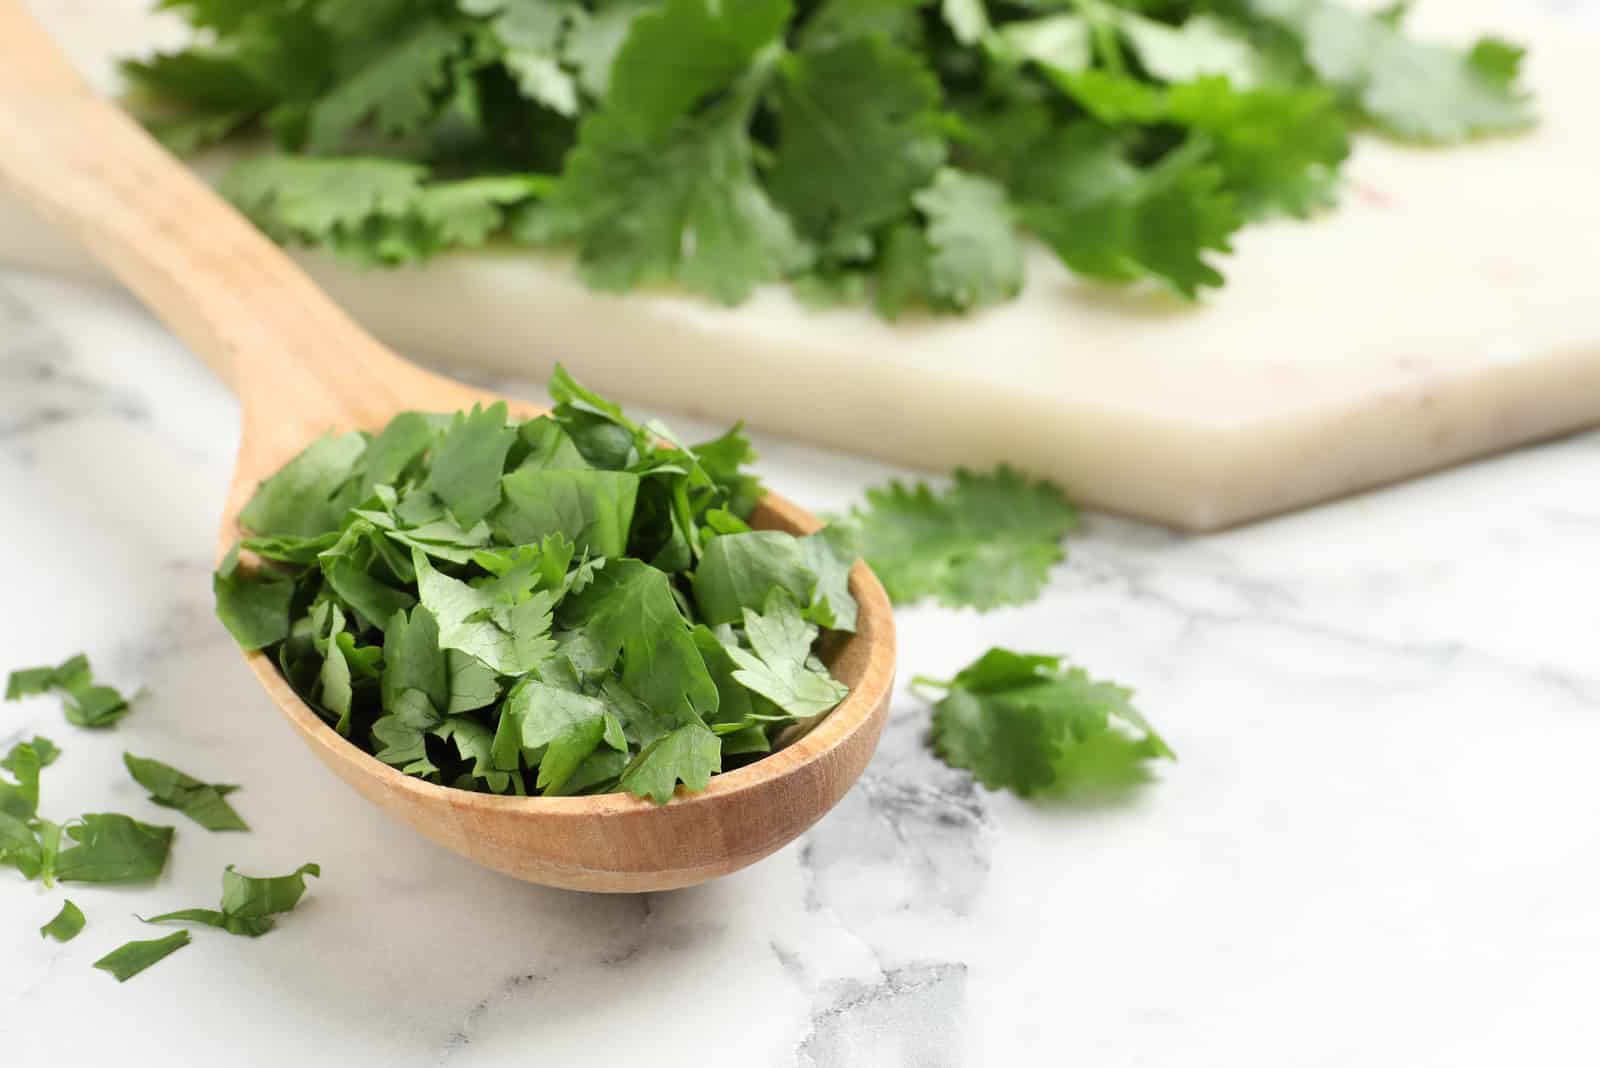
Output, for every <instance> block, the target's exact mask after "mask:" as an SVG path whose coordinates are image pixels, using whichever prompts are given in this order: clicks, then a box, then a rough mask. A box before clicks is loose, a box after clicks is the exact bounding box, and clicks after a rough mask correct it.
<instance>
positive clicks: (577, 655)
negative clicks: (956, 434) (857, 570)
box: [130, 368, 856, 826]
mask: <svg viewBox="0 0 1600 1068" xmlns="http://www.w3.org/2000/svg"><path fill="white" fill-rule="evenodd" d="M550 390H551V395H552V397H553V398H554V399H555V400H556V402H557V403H556V407H555V409H554V411H553V412H552V413H551V414H550V415H549V416H541V417H539V418H536V419H531V420H528V421H525V422H520V423H518V422H512V421H509V420H508V418H507V411H506V407H505V405H504V404H496V405H494V406H492V407H489V408H478V409H474V410H473V411H471V412H458V413H455V414H453V415H431V414H424V413H415V412H409V413H405V414H403V415H400V416H398V417H397V418H396V419H394V420H393V421H392V422H391V423H390V424H389V425H388V426H387V427H385V428H384V429H383V430H382V431H380V432H379V433H377V434H375V435H368V434H362V433H351V434H344V435H330V436H326V437H323V438H321V439H319V440H318V441H316V442H313V443H312V444H311V445H310V446H308V447H307V448H306V449H305V450H304V451H303V452H302V453H301V454H300V455H299V456H297V457H296V458H295V459H293V460H291V461H290V462H289V463H288V464H287V465H285V466H284V467H283V468H282V469H281V470H280V471H278V472H277V473H276V474H274V475H273V476H272V477H271V478H269V479H267V480H266V481H265V482H263V483H262V484H261V485H260V487H259V488H258V489H257V491H256V493H255V495H254V496H253V497H252V499H251V500H250V502H249V504H248V505H247V506H246V507H245V509H244V511H243V512H242V513H241V517H240V518H241V522H242V524H243V525H244V526H245V527H246V528H247V529H248V531H249V534H248V536H247V537H245V538H244V539H243V540H242V541H241V543H240V546H239V548H237V549H236V550H235V551H234V552H231V553H229V554H228V556H227V558H226V559H225V560H224V562H223V565H222V567H221V568H220V569H219V570H218V572H217V574H216V577H215V580H214V589H215V592H216V598H217V613H218V616H219V617H220V618H221V619H222V621H223V623H224V624H225V625H226V626H227V627H228V629H229V630H230V631H231V632H232V633H233V635H234V637H235V638H236V639H237V640H238V642H239V643H240V645H241V646H243V647H245V648H246V649H261V650H265V651H266V652H267V653H268V654H269V655H270V656H272V657H273V658H274V660H275V661H276V662H277V664H278V666H279V667H280V669H281V670H282V671H283V674H284V676H285V677H286V678H287V679H288V680H289V682H290V683H291V684H292V685H293V686H294V687H295V689H296V690H297V691H298V692H299V693H300V694H301V696H302V697H303V698H304V699H305V700H306V701H307V702H308V703H309V704H310V705H311V706H312V707H313V708H315V709H316V710H317V711H318V712H319V713H320V714H321V715H322V716H323V717H324V718H326V719H327V721H328V722H329V724H330V725H332V726H333V728H334V729H335V730H337V731H338V732H339V733H340V734H342V735H344V736H345V737H347V738H349V739H350V740H351V741H352V742H353V743H354V744H356V745H359V746H361V747H362V748H364V749H366V750H367V751H369V752H371V753H372V754H373V755H375V756H376V757H377V758H378V759H379V760H382V761H383V762H385V763H387V764H390V765H392V766H394V767H396V768H398V769H400V770H401V771H404V772H406V773H407V774H410V775H416V776H419V777H421V778H425V779H428V780H429V781H432V782H435V783H439V784H442V785H447V786H455V787H460V788H463V789H473V790H483V791H489V792H493V793H501V794H505V793H512V794H532V793H541V794H544V795H563V794H577V793H598V792H607V791H613V790H618V789H621V790H625V791H628V792H631V793H634V794H636V795H638V796H640V797H649V798H651V799H653V800H655V801H656V802H658V803H665V802H666V801H668V800H670V799H671V797H672V795H673V792H674V790H675V788H676V786H677V784H678V783H680V782H681V783H683V784H684V785H685V786H686V787H687V788H688V789H689V790H700V789H704V788H705V786H706V784H707V782H708V781H709V778H710V776H711V775H713V774H715V773H717V772H719V771H724V770H728V769H729V768H731V767H732V766H734V765H735V764H738V763H742V762H745V761H748V760H750V759H754V758H756V757H759V756H760V755H761V754H762V753H765V752H767V751H769V750H770V749H771V748H772V745H773V744H774V739H775V737H776V735H777V733H778V731H780V730H781V729H783V728H785V727H787V726H791V725H793V724H795V723H798V722H801V721H809V720H812V719H814V718H816V717H818V716H822V715H825V714H827V712H828V711H829V710H830V709H832V708H833V707H834V705H836V704H838V702H839V701H840V700H842V699H843V697H844V696H845V694H846V693H847V690H846V687H845V686H844V685H842V684H841V683H839V682H838V681H837V680H835V679H834V678H832V676H831V675H830V674H829V672H828V669H827V667H826V665H824V664H823V663H822V662H821V661H819V660H818V659H817V658H816V656H815V655H813V652H812V650H813V646H814V644H815V643H816V641H817V639H818V637H819V635H820V632H821V630H822V629H824V628H827V629H831V630H845V631H848V630H853V629H854V627H855V618H856V604H855V600H854V599H853V598H852V597H851V595H850V592H849V588H848V577H849V571H850V567H851V565H852V563H853V562H854V560H855V557H856V553H855V551H854V548H853V545H852V544H851V543H850V541H849V539H848V537H847V536H846V535H845V534H844V533H842V532H832V531H824V532H823V533H820V534H816V535H812V536H810V537H804V538H797V537H794V536H792V535H789V534H786V533H781V532H777V531H763V530H752V529H750V527H749V525H748V524H747V523H746V522H745V520H746V519H748V518H749V517H750V514H751V512H752V510H753V509H754V507H755V505H756V503H757V501H758V500H759V497H760V495H761V493H762V492H763V491H762V490H761V486H760V483H759V481H757V480H756V479H755V478H754V477H753V476H752V475H751V474H749V473H748V471H747V470H746V469H745V465H746V464H747V463H748V462H749V461H750V460H751V459H752V458H753V456H754V453H753V451H752V450H751V448H750V444H749V442H748V440H746V439H745V438H744V436H743V435H742V434H741V433H740V431H739V429H738V428H737V427H735V428H734V429H733V430H731V431H729V432H728V433H727V434H725V435H723V436H722V437H720V438H717V439H715V440H713V441H710V442H706V443H705V444H703V445H697V446H688V445H684V444H681V443H679V442H677V439H676V438H674V437H673V435H672V433H671V431H669V430H667V429H666V428H665V427H661V426H659V425H655V424H648V425H641V424H640V423H638V422H636V421H634V420H632V419H631V418H629V417H628V416H627V415H626V414H625V413H624V412H623V411H622V410H621V409H620V408H619V407H618V406H617V405H615V404H613V403H612V402H610V401H608V400H606V399H605V398H603V397H601V396H599V395H597V394H595V393H593V392H592V391H590V390H588V389H585V388H584V387H583V386H582V385H580V384H579V383H578V382H576V381H575V380H574V379H573V378H572V377H571V376H570V375H568V374H567V373H566V371H565V370H563V369H561V368H557V370H556V373H555V375H554V377H553V379H552V381H551V384H550ZM241 552H242V553H247V554H251V555H253V556H254V557H255V558H256V562H257V563H256V566H254V567H246V566H245V565H244V564H243V563H241ZM130 769H131V770H133V771H134V774H135V777H136V778H139V781H140V782H141V783H144V784H145V785H146V786H147V787H149V788H150V789H151V790H152V791H154V792H155V793H156V794H157V797H158V799H161V800H163V801H164V803H168V804H173V805H176V806H177V807H181V808H183V809H184V810H185V811H186V812H189V813H190V814H191V815H194V816H195V817H196V818H200V816H199V815H198V814H197V808H198V809H203V810H205V811H206V812H209V813H210V814H211V815H212V816H215V815H218V814H219V813H222V809H225V808H226V803H225V802H223V801H222V797H221V793H222V791H224V790H225V789H226V788H225V787H214V786H209V785H208V784H205V783H202V782H199V781H197V780H194V779H192V778H190V777H188V776H186V775H183V774H182V773H181V772H176V771H175V770H173V769H170V768H165V767H164V766H160V765H156V766H148V765H144V764H136V763H132V762H131V763H130ZM208 791H209V792H208ZM219 806H220V807H219ZM222 814H224V815H225V814H226V813H222ZM202 822H204V821H202ZM213 822H215V821H213ZM207 825H208V826H209V825H211V824H209V823H208V824H207Z"/></svg>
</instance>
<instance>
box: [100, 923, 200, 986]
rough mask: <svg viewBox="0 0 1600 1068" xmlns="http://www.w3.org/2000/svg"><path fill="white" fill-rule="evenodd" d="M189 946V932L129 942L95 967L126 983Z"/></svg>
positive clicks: (178, 932)
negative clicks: (145, 940)
mask: <svg viewBox="0 0 1600 1068" xmlns="http://www.w3.org/2000/svg"><path fill="white" fill-rule="evenodd" d="M188 944H189V932H188V931H173V932H172V933H171V934H169V935H168V936H167V937H165V938H156V939H152V940H150V941H148V942H129V943H127V944H126V945H124V946H121V947H119V948H117V949H114V950H112V951H111V952H110V953H107V954H106V955H105V956H103V957H101V958H100V959H99V960H97V961H95V962H94V966H95V967H96V968H99V969H100V970H101V971H103V972H110V973H111V974H112V975H114V976H116V979H117V982H119V983H126V982H127V981H128V980H129V979H132V978H133V977H134V976H136V975H138V974H139V973H140V972H142V971H144V970H145V969H146V968H148V967H150V965H152V964H155V963H157V962H158V961H162V960H165V959H166V958H167V957H170V956H172V954H174V953H176V952H177V951H178V950H180V949H182V948H183V947H184V946H186V945H188Z"/></svg>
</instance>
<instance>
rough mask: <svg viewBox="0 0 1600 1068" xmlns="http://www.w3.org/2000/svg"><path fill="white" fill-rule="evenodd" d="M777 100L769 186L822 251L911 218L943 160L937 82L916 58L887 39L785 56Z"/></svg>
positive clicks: (855, 40)
mask: <svg viewBox="0 0 1600 1068" xmlns="http://www.w3.org/2000/svg"><path fill="white" fill-rule="evenodd" d="M774 93H775V95H774V104H775V108H776V111H777V121H778V142H777V146H776V148H775V150H774V153H773V161H772V166H771V167H770V168H769V169H768V171H767V181H768V182H769V183H770V185H771V188H772V193H773V196H774V197H775V198H776V199H777V201H778V203H779V204H781V205H783V207H784V208H785V209H786V210H787V211H788V212H789V214H790V215H791V217H793V219H794V220H795V222H796V224H797V225H799V227H800V228H801V230H802V231H803V232H804V233H805V234H806V235H807V236H809V237H811V238H813V239H815V240H817V241H819V242H821V243H823V244H825V245H828V246H830V247H838V246H840V245H842V244H843V243H844V242H845V241H847V240H849V239H853V238H857V237H858V236H859V235H862V234H865V233H868V232H870V231H871V230H873V229H874V228H876V227H878V226H880V225H882V224H883V223H886V222H891V221H893V220H894V219H896V218H897V217H899V216H901V215H904V214H905V211H906V202H907V200H908V199H909V198H910V197H911V195H912V194H913V193H914V192H916V191H917V190H918V189H921V188H922V187H923V186H924V185H926V184H927V183H928V181H929V180H930V179H931V178H932V177H933V174H934V171H935V170H937V169H938V167H939V165H940V164H941V163H943V162H944V156H945V146H944V138H943V136H942V135H941V133H940V130H939V124H938V117H937V109H938V105H939V84H938V81H937V80H936V79H935V78H934V76H933V73H932V71H930V70H929V69H928V67H927V65H926V63H925V62H924V61H923V59H922V58H921V57H919V56H918V55H917V54H916V53H914V52H912V51H910V50H908V49H905V48H902V47H900V46H898V45H895V44H891V43H890V42H888V41H887V40H884V39H883V38H879V37H855V38H847V39H844V40H841V41H839V42H837V43H834V44H830V45H828V46H826V47H822V48H817V49H807V50H803V51H800V52H797V53H794V54H792V55H789V56H786V57H785V58H784V60H783V61H782V63H781V65H780V70H779V77H778V80H777V84H776V87H775V90H774Z"/></svg>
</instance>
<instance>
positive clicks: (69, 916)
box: [39, 901, 84, 942]
mask: <svg viewBox="0 0 1600 1068" xmlns="http://www.w3.org/2000/svg"><path fill="white" fill-rule="evenodd" d="M83 925H84V919H83V910H82V909H80V908H78V906H77V905H74V904H73V903H72V902H71V901H63V902H62V903H61V911H60V912H58V913H56V915H55V918H54V919H52V920H51V921H50V922H49V923H47V924H45V925H44V926H43V927H41V928H39V936H40V937H41V938H54V939H55V940H56V941H57V942H70V941H72V940H73V939H74V938H77V937H78V933H79V932H80V931H82V930H83Z"/></svg>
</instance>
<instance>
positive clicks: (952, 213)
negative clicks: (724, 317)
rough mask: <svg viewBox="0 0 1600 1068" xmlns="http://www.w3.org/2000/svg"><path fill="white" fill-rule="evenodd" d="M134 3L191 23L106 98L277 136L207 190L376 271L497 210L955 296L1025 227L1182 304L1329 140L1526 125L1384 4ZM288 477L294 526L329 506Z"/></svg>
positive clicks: (904, 0)
mask: <svg viewBox="0 0 1600 1068" xmlns="http://www.w3.org/2000/svg"><path fill="white" fill-rule="evenodd" d="M158 6H159V7H162V8H176V9H178V10H179V11H180V12H181V13H182V14H183V15H184V16H185V17H187V18H188V20H189V22H190V23H191V24H192V25H193V26H194V27H195V29H196V31H197V37H196V43H195V44H193V45H191V46H190V47H188V48H186V49H183V50H181V51H177V52H172V53H165V54H158V55H154V56H150V57H148V58H145V59H142V60H138V61H132V62H129V63H127V64H125V65H124V70H125V72H126V74H127V76H128V79H129V81H130V82H131V84H132V86H133V87H134V89H135V92H136V95H135V97H134V99H133V103H134V104H135V105H136V106H137V107H138V109H139V110H140V111H141V113H143V114H145V115H146V116H147V118H148V120H149V121H150V124H151V126H152V128H153V129H154V130H155V131H156V132H157V133H158V134H159V135H160V136H162V137H164V138H165V139H166V140H167V142H168V144H170V145H171V146H173V147H174V148H175V149H177V150H180V151H190V150H193V149H195V148H196V147H198V146H200V145H202V144H204V143H207V142H209V141H213V140H216V139H219V138H223V137H228V136H233V135H239V136H246V137H249V136H259V134H260V133H262V132H265V133H267V134H269V135H270V136H271V138H272V139H273V140H275V141H276V143H277V146H278V148H279V149H280V150H281V154H279V155H269V156H262V157H258V158H255V159H251V160H246V161H244V162H242V163H240V164H238V165H237V166H236V167H234V168H233V170H232V171H231V172H230V173H229V174H228V175H227V176H226V177H225V178H224V180H223V190H224V191H225V192H226V193H227V194H228V195H229V196H231V197H232V198H233V199H234V201H235V202H236V203H238V204H239V205H240V206H241V207H242V208H243V209H244V210H245V211H247V212H248V213H249V214H250V215H251V216H252V217H253V218H254V219H255V220H256V221H257V222H258V223H259V224H260V225H261V226H262V227H263V228H264V229H266V230H267V232H268V233H270V234H271V235H273V236H274V237H276V238H278V239H280V240H283V241H301V242H306V243H310V244H314V245H320V246H323V247H325V248H328V249H330V250H332V251H333V252H335V253H337V254H339V255H341V256H344V257H347V258H349V259H353V260H355V261H356V262H358V263H363V264H395V263H409V262H414V261H417V260H420V259H424V258H426V257H428V256H431V255H433V254H435V253H437V252H440V251H442V250H445V249H448V248H453V247H470V246H476V245H480V244H482V243H483V242H485V241H486V240H488V239H490V238H491V237H492V236H494V235H496V234H505V235H509V236H510V237H512V238H513V239H514V240H518V241H523V242H527V243H532V244H539V245H548V244H559V245H563V246H567V247H570V248H572V249H574V250H575V251H576V254H577V264H578V270H579V272H580V273H581V274H582V276H583V277H584V279H585V280H586V281H587V282H588V283H589V284H591V285H593V286H596V287H599V288H602V289H629V288H633V287H637V286H642V285H649V284H654V283H657V282H663V281H670V282H676V283H678V284H679V285H682V286H684V287H687V288H688V289H691V290H694V291H696V292H699V293H703V294H706V295H708V296H710V297H712V298H714V299H716V300H720V301H724V302H727V303H737V302H739V301H742V300H744V299H745V298H746V297H748V296H749V294H750V293H751V292H752V290H753V289H754V288H755V287H756V286H758V285H760V284H762V283H766V282H771V281H776V280H780V279H787V280H791V281H793V282H795V283H796V284H797V286H798V287H799V290H800V292H802V293H803V294H804V295H805V296H806V297H807V299H827V300H853V301H861V300H871V301H872V302H873V303H874V305H875V306H876V307H877V308H878V309H879V310H880V311H881V312H882V313H883V314H885V315H889V316H894V315H897V314H900V313H901V312H902V311H903V310H904V309H905V308H907V307H909V306H926V307H929V308H932V309H934V310H937V311H963V310H966V309H968V308H972V307H976V306H979V305H983V304H988V303H991V302H994V301H1000V300H1005V299H1007V298H1009V297H1011V296H1013V295H1014V294H1015V293H1017V292H1018V290H1019V289H1020V288H1021V286H1022V282H1023V257H1022V253H1021V247H1022V246H1021V235H1022V234H1023V233H1029V234H1031V235H1033V236H1034V237H1036V238H1038V239H1039V240H1041V241H1042V242H1043V243H1044V244H1046V245H1048V246H1049V247H1050V248H1051V249H1052V250H1053V251H1054V252H1055V253H1056V255H1057V256H1058V257H1059V258H1060V259H1061V260H1062V261H1063V262H1064V263H1065V264H1066V265H1067V266H1068V267H1069V268H1070V269H1071V270H1073V271H1075V272H1077V273H1078V274H1080V275H1084V276H1086V277H1089V278H1094V279H1099V280H1103V281H1106V282H1112V283H1127V282H1133V281H1138V280H1143V279H1152V280H1155V281H1158V282H1160V283H1164V284H1165V285H1167V286H1169V287H1170V288H1172V289H1173V290H1175V291H1176V292H1178V293H1181V294H1183V295H1184V296H1187V297H1193V296H1194V295H1195V294H1196V293H1197V292H1198V291H1199V290H1200V289H1202V288H1204V287H1208V286H1217V285H1220V284H1222V281H1223V278H1222V274H1221V273H1220V271H1218V269H1217V267H1216V264H1215V260H1216V258H1217V254H1220V253H1226V252H1228V251H1229V250H1230V248H1231V241H1232V236H1233V234H1234V233H1235V232H1236V231H1238V230H1239V229H1240V228H1241V227H1242V226H1244V225H1245V224H1247V223H1249V222H1251V221H1253V220H1256V219H1260V218H1262V217H1265V216H1268V215H1272V214H1283V213H1287V214H1290V215H1296V216H1304V215H1307V214H1309V213H1311V212H1313V211H1316V210H1318V209H1321V208H1323V207H1326V206H1328V205H1330V204H1331V203H1332V202H1333V201H1334V200H1335V198H1336V193H1337V189H1338V179H1339V171H1340V167H1341V165H1342V164H1343V162H1344V160H1345V158H1346V157H1347V155H1348V154H1349V151H1350V140H1351V137H1352V135H1353V134H1354V133H1356V132H1357V131H1359V130H1361V129H1363V128H1366V127H1371V128H1375V129H1376V130H1377V131H1378V132H1380V133H1382V134H1385V135H1387V136H1390V137H1395V138H1400V139H1405V140H1415V141H1423V142H1438V143H1448V142H1455V141H1460V140H1463V139H1465V138H1469V137H1472V136H1475V135H1479V134H1493V133H1500V132H1504V131H1511V130H1518V129H1521V128H1523V127H1526V126H1528V125H1529V124H1531V123H1532V121H1533V111H1532V107H1531V106H1530V103H1529V100H1528V98H1527V95H1526V93H1525V92H1524V91H1523V90H1522V89H1521V88H1520V87H1519V85H1518V75H1519V66H1520V61H1521V59H1522V53H1521V50H1520V49H1518V48H1517V47H1516V46H1514V45H1510V44H1507V43H1506V42H1503V41H1500V40H1498V39H1495V38H1485V39H1483V40H1480V41H1478V42H1477V43H1476V44H1474V45H1472V46H1470V47H1466V48H1458V47H1449V46H1444V45H1439V44H1434V43H1428V42H1421V41H1417V40H1413V39H1412V38H1410V37H1408V36H1406V34H1405V31H1404V29H1403V27H1402V25H1401V22H1402V16H1403V14H1404V7H1405V5H1391V7H1390V8H1389V9H1387V10H1386V11H1383V12H1374V13H1368V12H1365V11H1362V10H1358V9H1357V8H1356V7H1354V6H1345V4H1344V3H1340V2H1335V0H1217V2H1212V0H1160V2H1153V0H1048V2H1046V0H1029V2H1025V3H1005V4H1002V3H986V2H984V0H938V2H935V0H878V2H873V3H854V4H853V3H848V2H842V0H742V2H740V3H727V2H722V0H408V2H403V3H394V2H388V3H379V4H368V5H352V4H350V3H348V2H347V0H294V2H290V0H279V2H276V3H265V4H263V3H254V4H245V3H241V2H237V0H229V2H225V3H218V2H212V0H206V2H200V0H162V2H160V3H159V4H158ZM358 8H359V10H358ZM684 57H690V58H688V59H685V58H684ZM346 447H347V448H354V447H355V446H354V445H353V444H349V445H347V446H346ZM331 451H333V450H332V449H331V447H330V452H331ZM310 466H312V467H315V466H316V465H315V464H312V465H310ZM378 481H380V482H384V481H388V480H385V479H379V480H378ZM461 492H462V493H463V494H465V495H467V497H468V498H469V500H470V498H471V494H472V492H478V493H480V494H487V490H486V489H485V488H484V487H483V486H481V485H480V486H478V487H475V488H474V487H469V486H467V485H466V484H462V488H461ZM292 497H293V498H294V499H295V500H298V501H300V504H299V505H297V514H299V515H302V516H304V517H305V522H306V523H307V524H308V525H311V526H316V527H317V528H318V529H325V528H326V524H325V523H324V522H323V521H324V520H326V519H328V517H329V515H330V514H331V515H334V516H337V515H338V514H340V513H341V512H342V508H341V507H340V502H338V501H337V500H336V499H335V498H332V497H330V498H327V499H325V500H324V501H323V504H324V505H326V506H327V511H324V512H323V513H322V514H321V515H320V516H317V515H316V510H315V509H309V508H307V507H305V506H304V501H303V500H300V495H299V493H298V491H297V492H296V493H295V494H293V495H292ZM451 511H452V512H455V506H453V505H452V506H451ZM472 511H473V509H472V508H471V507H470V506H468V507H467V508H466V512H467V515H468V516H470V514H471V513H472ZM455 518H456V519H457V520H458V521H460V522H469V520H468V518H467V516H463V515H461V514H456V515H455ZM252 525H253V526H254V525H255V524H252ZM268 525H269V526H271V525H272V524H268ZM469 525H470V523H469ZM257 529H262V528H260V527H257Z"/></svg>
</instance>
